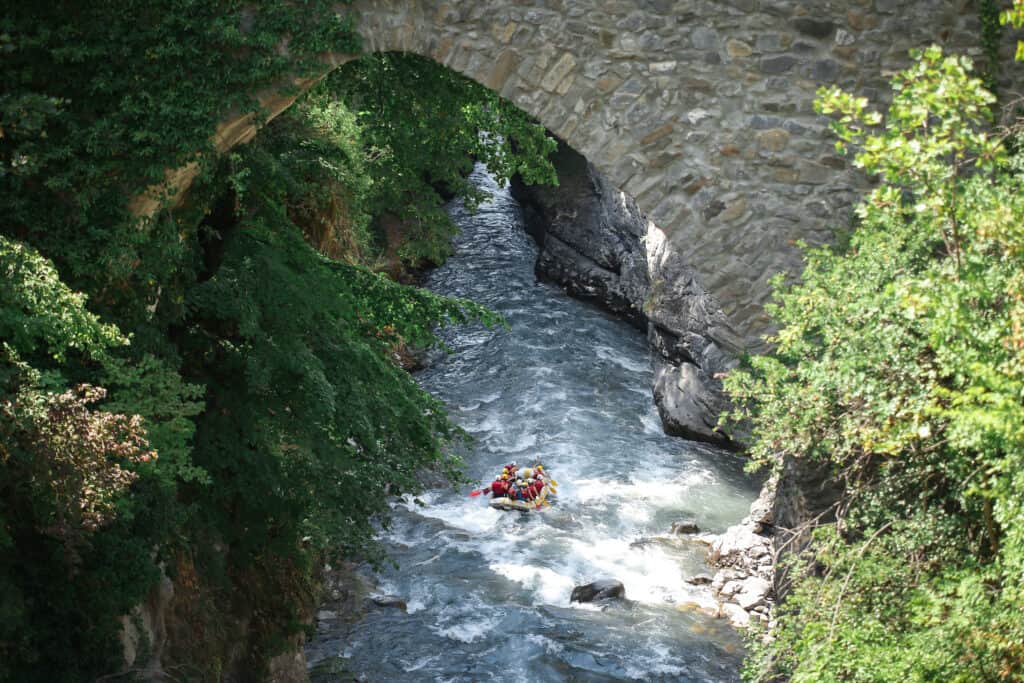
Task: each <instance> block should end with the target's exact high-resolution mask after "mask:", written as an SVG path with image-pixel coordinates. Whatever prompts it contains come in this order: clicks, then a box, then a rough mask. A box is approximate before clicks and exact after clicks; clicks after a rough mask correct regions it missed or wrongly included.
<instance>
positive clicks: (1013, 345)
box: [727, 47, 1024, 682]
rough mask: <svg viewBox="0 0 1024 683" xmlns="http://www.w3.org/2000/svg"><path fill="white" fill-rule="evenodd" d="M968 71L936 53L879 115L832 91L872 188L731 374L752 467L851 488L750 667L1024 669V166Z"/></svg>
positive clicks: (844, 677) (818, 675)
mask: <svg viewBox="0 0 1024 683" xmlns="http://www.w3.org/2000/svg"><path fill="white" fill-rule="evenodd" d="M969 70H970V63H969V62H968V60H966V59H965V58H958V57H952V56H944V55H943V54H941V52H940V50H939V49H938V48H935V47H932V48H929V49H927V50H925V51H924V52H923V53H922V54H920V55H918V56H917V57H916V64H915V66H914V67H913V68H911V69H910V70H908V71H907V72H904V73H902V74H900V75H898V76H897V77H896V78H895V79H894V81H893V90H894V97H893V102H892V104H891V106H890V107H889V109H888V111H887V113H886V114H885V115H884V116H883V115H881V114H879V113H876V112H874V111H872V110H871V109H870V108H869V105H868V102H867V101H866V100H865V99H863V98H857V97H854V96H852V95H850V94H847V93H844V92H841V91H839V90H838V89H833V90H828V91H823V92H822V93H821V95H820V99H819V107H820V110H821V111H822V112H823V113H825V114H830V115H832V116H833V118H834V124H833V128H834V130H835V132H836V133H837V135H838V137H839V140H840V142H839V143H838V146H839V148H840V149H841V150H846V149H850V150H852V151H854V152H855V159H856V164H857V165H858V166H860V167H862V168H864V169H865V170H866V171H867V172H868V173H871V174H874V175H876V176H877V177H878V179H879V181H880V183H879V185H878V186H877V187H876V189H874V190H873V191H872V192H871V193H870V194H868V195H867V196H866V197H865V198H864V200H863V201H862V202H861V204H860V205H859V207H858V208H857V221H856V228H855V230H854V232H853V233H852V236H851V237H850V238H849V239H848V243H847V244H846V245H845V246H844V247H842V248H837V249H814V250H808V251H807V252H806V257H807V267H806V270H805V271H804V273H803V278H802V282H801V283H800V284H797V285H795V286H791V287H783V286H782V285H781V282H779V283H777V285H778V295H777V304H776V305H775V307H774V314H775V316H776V318H777V320H778V321H779V324H780V331H779V332H778V334H777V336H776V337H775V339H774V342H775V344H776V350H775V352H774V353H772V354H771V355H768V356H763V357H758V358H753V359H751V362H750V366H749V368H748V369H746V370H745V371H743V372H736V373H733V374H732V375H731V376H730V377H729V378H728V381H727V385H728V388H729V390H730V391H731V393H732V395H733V396H734V397H735V399H736V400H737V402H738V403H739V405H740V407H741V412H742V413H743V414H744V415H746V416H748V417H750V418H752V419H753V422H754V425H755V431H754V434H755V441H754V445H753V449H752V450H753V454H754V456H755V458H756V459H757V460H759V461H760V462H762V463H765V464H771V463H775V462H778V460H779V456H780V455H782V454H788V455H790V456H793V457H796V458H798V459H800V458H802V459H806V460H813V461H818V462H820V461H825V462H828V463H830V464H831V467H832V470H833V473H834V476H835V477H837V478H840V479H841V480H842V481H843V482H844V484H845V494H844V496H843V498H842V500H841V501H840V504H839V506H838V509H837V510H836V517H837V521H836V522H835V523H834V524H829V525H825V526H822V527H820V528H819V529H818V530H817V531H816V533H815V542H814V556H813V557H804V558H797V559H796V560H795V562H796V564H797V567H796V572H795V573H796V574H797V575H798V579H797V580H796V583H795V585H794V588H793V590H792V592H791V594H790V595H789V597H788V599H787V601H786V602H785V603H784V604H783V606H782V607H781V608H780V612H779V626H778V628H777V630H776V631H775V632H774V633H773V636H772V639H771V640H770V641H769V642H767V644H765V643H763V642H761V641H760V640H757V639H755V644H754V649H753V655H752V656H751V658H750V660H749V662H748V669H747V672H746V673H747V678H748V680H758V681H764V680H787V679H791V680H794V681H840V680H841V681H963V682H967V681H1019V680H1021V679H1022V677H1024V610H1022V605H1024V356H1022V351H1024V295H1022V292H1024V161H1022V159H1021V156H1020V154H1019V136H1018V135H1017V133H1015V132H1011V133H1009V134H1007V133H1006V131H997V130H995V129H994V128H993V126H992V124H993V116H992V114H991V113H990V111H989V109H988V107H989V106H990V105H991V104H992V103H993V100H994V98H993V97H992V96H991V95H990V94H989V93H988V92H987V91H986V90H985V89H984V88H983V86H982V83H981V81H980V80H978V79H976V78H974V77H973V76H972V75H971V74H970V71H969Z"/></svg>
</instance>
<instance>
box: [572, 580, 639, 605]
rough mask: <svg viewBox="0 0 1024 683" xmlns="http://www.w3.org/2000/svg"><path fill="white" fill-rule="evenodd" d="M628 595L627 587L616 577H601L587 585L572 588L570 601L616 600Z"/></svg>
mask: <svg viewBox="0 0 1024 683" xmlns="http://www.w3.org/2000/svg"><path fill="white" fill-rule="evenodd" d="M625 597H626V587H625V586H623V585H622V582H621V581H616V580H615V579H601V580H599V581H594V582H593V583H588V584H586V585H585V586H576V587H575V588H573V589H572V595H571V596H570V597H569V602H597V601H599V600H616V599H623V598H625Z"/></svg>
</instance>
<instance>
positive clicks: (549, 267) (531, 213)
mask: <svg viewBox="0 0 1024 683" xmlns="http://www.w3.org/2000/svg"><path fill="white" fill-rule="evenodd" d="M552 161H553V162H554V164H555V168H556V170H557V171H558V178H559V186H558V187H544V186H527V185H524V184H523V183H522V182H521V181H519V180H518V179H515V180H514V181H513V183H512V192H513V194H514V195H515V196H516V198H517V199H518V200H519V201H520V203H521V204H522V206H523V211H524V214H525V218H526V226H527V231H528V232H529V233H530V234H531V235H532V236H533V238H534V239H535V240H536V241H537V244H538V246H539V252H538V255H537V264H536V272H537V276H538V277H540V278H542V279H545V280H548V281H551V282H555V283H557V284H559V285H561V286H563V287H564V288H565V289H566V291H567V292H568V293H569V294H570V295H572V296H575V297H578V298H581V299H585V300H588V301H591V302H593V303H595V304H597V305H599V306H602V307H603V308H606V309H608V310H609V311H611V312H613V313H615V314H617V315H620V316H622V317H623V318H624V319H626V320H629V321H630V322H632V323H633V324H634V325H636V326H637V327H639V328H640V329H641V330H643V331H645V332H646V333H647V336H648V339H649V341H650V343H651V348H652V349H653V350H654V351H655V352H656V354H655V382H654V387H653V391H654V398H655V402H656V404H657V406H658V411H659V413H660V414H661V418H662V424H663V425H664V428H665V431H666V432H667V433H669V434H675V435H678V436H684V437H687V438H691V439H697V440H701V441H709V442H712V443H717V444H721V445H730V444H731V442H730V440H729V439H728V438H727V437H726V436H725V435H724V434H722V433H721V432H720V431H718V430H717V429H716V425H717V421H718V416H719V414H720V413H721V412H722V410H723V409H724V408H725V407H726V402H725V400H724V398H723V396H722V390H721V382H720V381H719V380H718V379H717V378H716V375H717V374H718V373H721V372H725V371H726V370H728V369H729V368H731V367H733V366H734V365H735V363H736V360H735V359H736V354H737V353H738V351H739V349H740V348H741V347H742V344H741V342H740V340H739V339H737V338H736V337H735V336H734V335H733V334H732V333H731V332H730V331H729V327H728V324H727V322H726V319H725V316H724V314H723V313H722V311H721V309H720V308H719V307H718V306H716V305H715V303H714V301H713V299H712V298H711V297H710V296H709V295H708V293H707V292H706V291H705V290H704V289H703V288H701V286H700V284H699V283H698V280H697V277H696V274H695V273H694V271H693V270H692V269H691V268H689V267H688V266H687V264H686V263H684V261H683V258H682V257H681V255H680V254H679V253H678V252H677V250H676V249H674V248H673V246H672V244H671V243H670V242H669V241H668V240H667V239H666V237H665V234H664V233H663V232H662V231H661V229H659V228H658V227H657V226H656V225H655V224H654V223H653V222H652V221H650V220H648V219H647V217H646V216H644V215H643V214H642V213H641V212H640V210H639V209H638V208H637V206H636V203H635V202H634V201H633V200H632V199H631V198H630V197H629V196H628V195H626V194H625V193H623V192H621V191H619V190H618V189H616V188H615V186H614V185H612V183H611V182H610V181H609V180H608V179H607V178H605V177H604V176H603V175H602V174H601V173H600V172H599V171H598V170H597V169H596V168H595V167H594V166H593V165H592V164H590V163H589V162H588V161H587V160H586V159H585V158H584V157H583V156H582V155H580V154H579V153H577V152H575V151H574V150H572V149H571V148H570V147H568V146H567V145H565V144H560V145H559V148H558V151H557V153H556V154H555V156H554V157H553V159H552Z"/></svg>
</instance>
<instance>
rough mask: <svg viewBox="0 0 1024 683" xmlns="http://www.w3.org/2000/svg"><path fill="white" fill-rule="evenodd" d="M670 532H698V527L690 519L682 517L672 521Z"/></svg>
mask: <svg viewBox="0 0 1024 683" xmlns="http://www.w3.org/2000/svg"><path fill="white" fill-rule="evenodd" d="M672 533H674V534H699V533H700V527H699V526H697V522H695V521H693V520H692V519H682V520H679V521H678V522H672Z"/></svg>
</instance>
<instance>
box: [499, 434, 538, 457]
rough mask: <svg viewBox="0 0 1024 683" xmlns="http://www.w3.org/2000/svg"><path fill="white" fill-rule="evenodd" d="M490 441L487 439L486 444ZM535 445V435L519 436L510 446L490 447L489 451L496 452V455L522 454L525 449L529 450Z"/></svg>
mask: <svg viewBox="0 0 1024 683" xmlns="http://www.w3.org/2000/svg"><path fill="white" fill-rule="evenodd" d="M489 442H490V439H488V443H489ZM536 445H537V435H536V434H521V435H519V436H518V437H517V438H516V440H515V441H513V442H512V443H510V444H506V445H500V446H497V445H495V446H491V450H493V451H497V452H498V453H522V452H523V451H525V450H527V449H531V448H533V447H534V446H536Z"/></svg>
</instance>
